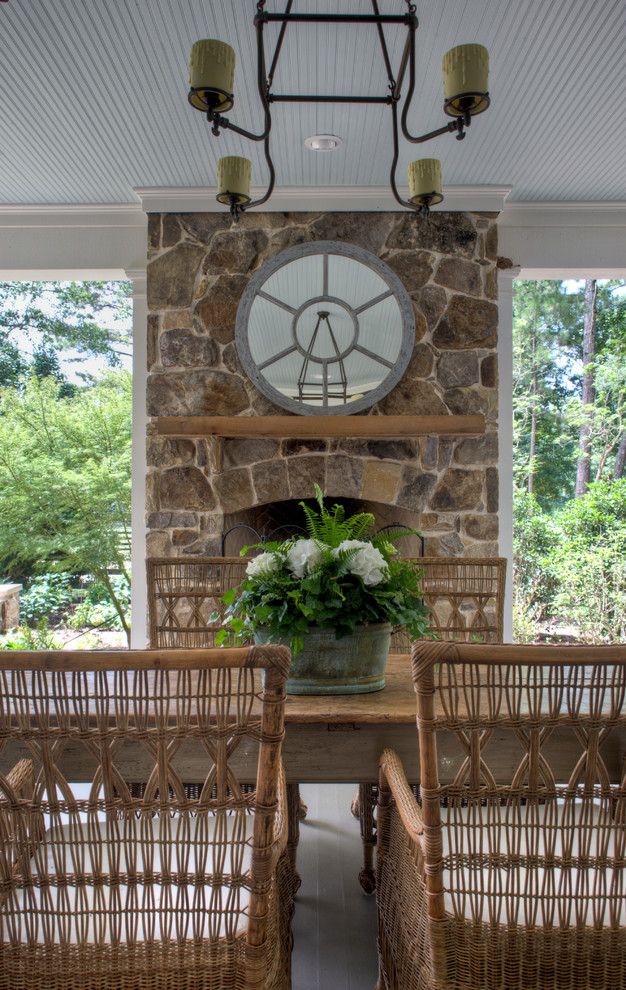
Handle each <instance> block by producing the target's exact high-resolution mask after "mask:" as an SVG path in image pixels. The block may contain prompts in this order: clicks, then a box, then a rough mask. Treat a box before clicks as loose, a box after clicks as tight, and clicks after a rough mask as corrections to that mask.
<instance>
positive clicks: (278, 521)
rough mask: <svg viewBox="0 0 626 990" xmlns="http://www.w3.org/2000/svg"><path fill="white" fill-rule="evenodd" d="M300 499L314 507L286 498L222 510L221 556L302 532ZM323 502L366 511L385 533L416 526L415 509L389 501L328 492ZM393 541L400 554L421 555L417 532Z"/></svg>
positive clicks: (376, 528)
mask: <svg viewBox="0 0 626 990" xmlns="http://www.w3.org/2000/svg"><path fill="white" fill-rule="evenodd" d="M301 501H302V502H304V503H305V504H306V505H310V506H311V507H312V508H314V509H316V508H317V502H316V501H315V499H313V498H309V499H287V500H285V501H282V502H271V503H265V504H263V505H255V506H252V507H251V508H249V509H243V510H240V511H238V512H231V513H228V514H226V515H225V516H224V528H223V534H222V556H223V557H238V556H239V554H240V553H241V551H242V550H243V549H244V548H246V547H252V546H253V545H254V544H258V543H268V542H271V541H273V540H286V539H288V538H289V537H290V536H306V535H307V530H306V524H305V519H304V513H303V511H302V507H301V505H300V502H301ZM326 504H327V505H329V506H333V505H335V504H338V505H341V506H343V508H344V510H345V513H346V516H351V515H354V514H355V513H358V512H370V513H371V514H372V515H373V516H374V532H378V531H381V530H382V531H383V532H386V533H389V532H390V530H391V529H392V528H393V527H402V526H405V527H408V528H411V529H416V530H419V525H420V516H419V513H416V512H410V511H408V510H405V509H399V508H397V507H396V506H393V505H386V504H384V503H382V502H371V501H364V500H363V499H356V498H333V497H332V496H329V497H328V498H327V499H326ZM394 543H395V545H396V546H397V548H398V551H399V552H400V554H401V555H402V556H403V557H422V556H423V555H424V540H423V538H422V537H421V536H413V535H410V536H404V537H401V538H399V539H397V540H394ZM259 552H260V551H259V550H258V549H255V550H250V554H256V553H259Z"/></svg>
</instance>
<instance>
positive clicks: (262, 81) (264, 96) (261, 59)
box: [243, 5, 289, 210]
mask: <svg viewBox="0 0 626 990" xmlns="http://www.w3.org/2000/svg"><path fill="white" fill-rule="evenodd" d="M287 10H289V5H288V6H287ZM267 17H268V15H267V14H266V13H265V12H264V11H262V9H261V10H260V12H259V13H258V14H257V16H256V17H255V19H254V23H255V25H256V32H257V52H258V73H257V83H258V87H259V98H260V100H261V103H262V104H263V111H264V113H265V129H264V131H263V135H264V138H263V151H264V152H265V161H266V162H267V166H268V168H269V171H270V181H269V185H268V187H267V191H266V193H265V195H264V196H261V198H260V199H255V200H253V201H252V202H250V203H246V204H245V206H244V207H243V209H244V210H247V209H251V208H252V207H254V206H262V205H263V203H267V201H268V199H269V198H270V196H271V195H272V193H273V192H274V183H275V182H276V170H275V168H274V162H273V161H272V155H271V152H270V131H271V129H272V112H271V110H270V103H269V85H268V83H267V81H266V77H265V49H264V47H263V23H264V21H265V20H266V19H267Z"/></svg>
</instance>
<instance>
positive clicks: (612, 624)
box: [550, 479, 626, 643]
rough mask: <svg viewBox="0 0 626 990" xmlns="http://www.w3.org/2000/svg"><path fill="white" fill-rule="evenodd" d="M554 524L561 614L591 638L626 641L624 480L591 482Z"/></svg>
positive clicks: (553, 564)
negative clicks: (584, 492)
mask: <svg viewBox="0 0 626 990" xmlns="http://www.w3.org/2000/svg"><path fill="white" fill-rule="evenodd" d="M554 524H555V526H556V529H557V533H558V538H557V541H556V543H555V544H554V546H553V548H552V552H551V554H550V566H551V568H552V570H553V572H554V574H555V575H556V577H557V578H558V581H559V586H558V593H557V595H556V605H557V607H558V609H559V611H560V613H561V614H562V615H565V616H567V617H568V618H570V619H571V620H572V621H573V622H574V623H575V624H576V625H577V626H578V628H579V629H580V631H581V633H582V634H583V636H584V637H585V639H587V640H588V641H590V642H594V643H620V642H626V480H621V481H610V480H608V479H606V480H603V481H595V482H591V483H590V484H589V486H588V489H587V493H586V494H585V495H584V496H583V497H582V498H576V499H572V500H571V501H570V502H569V503H568V504H567V505H566V506H565V508H564V509H563V510H562V511H561V512H560V513H559V514H558V515H557V517H556V518H555V520H554Z"/></svg>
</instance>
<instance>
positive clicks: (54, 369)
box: [0, 282, 132, 386]
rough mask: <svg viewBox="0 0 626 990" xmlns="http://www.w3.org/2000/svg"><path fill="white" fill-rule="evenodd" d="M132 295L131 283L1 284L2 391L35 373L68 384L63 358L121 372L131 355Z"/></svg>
mask: <svg viewBox="0 0 626 990" xmlns="http://www.w3.org/2000/svg"><path fill="white" fill-rule="evenodd" d="M131 292H132V285H131V283H130V282H0V385H15V386H17V385H18V384H19V382H20V381H21V380H22V379H23V377H24V374H25V373H26V374H28V373H30V372H34V374H35V375H36V376H37V377H38V378H40V379H42V378H44V377H46V376H52V377H54V378H56V379H57V381H59V382H65V381H67V379H66V376H65V374H64V373H63V372H62V371H61V368H60V365H59V359H60V357H61V356H62V357H63V360H64V361H65V362H69V363H77V362H82V361H84V360H85V359H86V358H94V357H99V358H102V359H104V362H105V363H106V364H108V365H109V366H110V367H118V366H119V365H120V363H121V361H122V358H123V357H128V356H130V354H131V353H132V334H131V330H132V321H131V306H132V303H131ZM82 375H83V377H85V378H87V379H88V378H89V375H87V374H86V373H85V372H84V371H83V372H82Z"/></svg>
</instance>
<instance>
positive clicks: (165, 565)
mask: <svg viewBox="0 0 626 990" xmlns="http://www.w3.org/2000/svg"><path fill="white" fill-rule="evenodd" d="M248 560H249V558H246V557H185V558H180V557H151V558H149V559H148V560H147V561H146V574H147V580H148V611H149V625H150V646H151V647H152V648H153V649H167V648H168V647H169V648H178V647H181V648H184V647H190V648H198V647H206V646H213V645H214V644H215V635H216V633H217V632H218V630H219V629H220V628H221V622H220V621H219V620H218V621H217V622H216V621H211V618H210V617H211V615H212V614H214V613H216V612H217V613H219V614H220V615H223V614H224V609H225V605H224V603H223V602H222V600H221V596H222V595H223V594H224V592H225V591H230V590H231V589H232V588H237V587H238V586H239V585H240V584H241V582H242V581H243V579H244V577H245V576H246V566H247V564H248ZM185 786H187V784H186V785H185ZM306 812H307V809H306V805H305V804H304V803H303V802H302V801H301V800H300V787H299V785H298V784H294V783H290V784H288V785H287V813H288V818H289V830H288V853H289V859H290V862H291V866H292V872H293V882H294V887H295V889H296V890H297V889H298V887H299V886H300V877H299V876H298V871H297V866H296V862H297V854H298V840H299V835H300V822H301V821H303V820H304V819H305V818H306Z"/></svg>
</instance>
